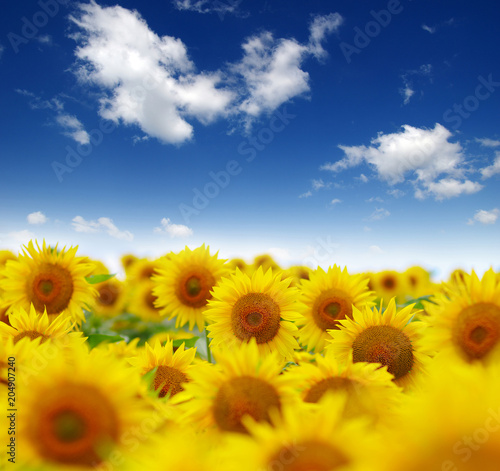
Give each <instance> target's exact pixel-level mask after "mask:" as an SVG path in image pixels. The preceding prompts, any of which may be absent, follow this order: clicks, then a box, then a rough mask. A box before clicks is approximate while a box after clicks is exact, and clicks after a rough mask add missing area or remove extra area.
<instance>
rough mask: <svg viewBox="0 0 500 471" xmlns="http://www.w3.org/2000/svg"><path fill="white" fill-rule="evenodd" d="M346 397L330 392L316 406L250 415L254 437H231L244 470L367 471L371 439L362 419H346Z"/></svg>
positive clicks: (249, 425) (231, 445)
mask: <svg viewBox="0 0 500 471" xmlns="http://www.w3.org/2000/svg"><path fill="white" fill-rule="evenodd" d="M345 400H346V395H345V394H343V395H339V396H331V395H330V396H328V397H326V398H325V401H324V402H322V403H321V404H319V405H317V406H316V407H311V406H310V405H308V404H303V403H302V404H300V403H299V404H296V405H287V406H284V407H283V410H282V413H281V414H279V413H278V411H277V410H276V409H275V410H273V411H271V413H270V423H266V422H255V421H253V420H251V418H249V417H246V418H245V419H246V420H245V421H244V422H245V425H246V427H247V428H248V430H249V434H250V436H248V437H247V436H243V435H242V436H235V435H233V436H230V437H228V448H230V454H231V457H232V461H233V462H234V463H238V466H237V467H235V469H239V470H241V471H253V470H281V471H306V470H307V471H313V470H314V471H333V470H335V471H368V470H371V467H370V466H371V464H372V463H370V456H371V453H372V448H373V444H372V443H373V439H372V438H371V436H370V435H369V430H368V429H367V427H366V424H365V423H364V421H362V420H353V419H351V420H349V421H347V420H346V419H345V418H344V413H343V411H344V410H345Z"/></svg>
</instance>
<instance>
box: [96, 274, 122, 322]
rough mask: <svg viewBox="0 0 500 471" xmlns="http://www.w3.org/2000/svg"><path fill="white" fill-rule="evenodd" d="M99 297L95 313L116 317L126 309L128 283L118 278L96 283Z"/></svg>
mask: <svg viewBox="0 0 500 471" xmlns="http://www.w3.org/2000/svg"><path fill="white" fill-rule="evenodd" d="M95 288H96V290H97V297H96V300H95V305H94V313H95V314H97V315H98V316H102V317H114V316H117V315H119V314H121V313H122V312H123V311H124V310H125V305H126V303H127V291H126V285H125V283H123V282H122V281H120V280H117V279H116V278H110V279H109V280H106V281H103V282H102V283H97V284H96V285H95Z"/></svg>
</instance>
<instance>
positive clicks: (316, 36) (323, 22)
mask: <svg viewBox="0 0 500 471" xmlns="http://www.w3.org/2000/svg"><path fill="white" fill-rule="evenodd" d="M343 21H344V19H343V18H342V16H340V15H339V14H338V13H330V14H329V15H324V16H316V17H315V18H314V20H313V22H312V23H311V25H310V27H309V32H310V35H309V46H308V49H309V52H310V53H311V54H313V55H314V56H315V57H316V58H317V59H321V58H323V57H325V56H326V55H327V52H326V51H325V50H324V49H323V46H322V44H321V43H322V42H323V41H324V40H325V38H326V37H327V36H328V35H329V34H332V33H334V32H335V31H337V30H338V29H339V27H340V25H341V24H342V22H343Z"/></svg>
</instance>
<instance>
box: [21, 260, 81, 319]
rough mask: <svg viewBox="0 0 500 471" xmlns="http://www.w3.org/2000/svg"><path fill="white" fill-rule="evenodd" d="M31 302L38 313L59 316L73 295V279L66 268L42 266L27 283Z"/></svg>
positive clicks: (50, 265)
mask: <svg viewBox="0 0 500 471" xmlns="http://www.w3.org/2000/svg"><path fill="white" fill-rule="evenodd" d="M28 287H29V290H30V293H31V302H32V303H33V305H34V306H35V309H36V310H37V311H38V312H43V310H44V308H47V314H59V313H60V312H62V311H64V309H66V308H67V307H68V305H69V303H70V301H71V297H72V295H73V278H72V276H71V274H70V272H69V271H68V270H66V268H63V267H61V266H59V265H52V264H49V263H44V264H42V265H41V266H40V267H39V268H38V269H37V273H36V274H35V276H34V278H32V281H31V282H29V285H28Z"/></svg>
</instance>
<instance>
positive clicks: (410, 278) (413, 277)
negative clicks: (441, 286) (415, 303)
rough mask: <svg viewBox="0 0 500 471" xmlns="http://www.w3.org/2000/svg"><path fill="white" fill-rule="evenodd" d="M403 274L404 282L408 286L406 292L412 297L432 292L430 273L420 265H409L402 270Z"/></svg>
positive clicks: (433, 288)
mask: <svg viewBox="0 0 500 471" xmlns="http://www.w3.org/2000/svg"><path fill="white" fill-rule="evenodd" d="M403 276H404V277H405V278H406V283H405V284H406V286H408V292H407V294H408V295H409V296H410V297H412V298H419V297H420V296H425V295H428V294H432V293H433V292H434V290H435V287H434V285H433V283H432V282H431V274H430V273H429V272H428V271H427V270H425V269H424V268H422V267H419V266H413V267H410V268H408V269H407V270H405V271H404V273H403Z"/></svg>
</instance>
